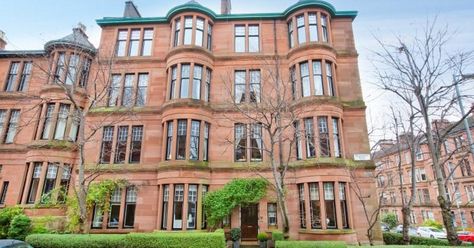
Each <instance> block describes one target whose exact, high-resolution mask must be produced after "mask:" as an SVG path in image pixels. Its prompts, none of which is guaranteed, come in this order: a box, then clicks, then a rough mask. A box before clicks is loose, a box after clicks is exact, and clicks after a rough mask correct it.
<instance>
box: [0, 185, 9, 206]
mask: <svg viewBox="0 0 474 248" xmlns="http://www.w3.org/2000/svg"><path fill="white" fill-rule="evenodd" d="M8 184H10V182H8V181H4V182H3V187H2V194H1V195H0V204H5V198H6V197H7V191H8Z"/></svg>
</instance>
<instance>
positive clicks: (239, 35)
mask: <svg viewBox="0 0 474 248" xmlns="http://www.w3.org/2000/svg"><path fill="white" fill-rule="evenodd" d="M234 35H235V41H234V43H235V52H245V26H243V25H238V26H235V34H234Z"/></svg>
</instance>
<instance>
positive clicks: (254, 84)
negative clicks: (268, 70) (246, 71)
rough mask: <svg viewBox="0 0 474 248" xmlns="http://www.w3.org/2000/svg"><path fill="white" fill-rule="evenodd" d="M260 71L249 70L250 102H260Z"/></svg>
mask: <svg viewBox="0 0 474 248" xmlns="http://www.w3.org/2000/svg"><path fill="white" fill-rule="evenodd" d="M260 94H261V93H260V71H259V70H251V71H250V95H249V99H250V102H260Z"/></svg>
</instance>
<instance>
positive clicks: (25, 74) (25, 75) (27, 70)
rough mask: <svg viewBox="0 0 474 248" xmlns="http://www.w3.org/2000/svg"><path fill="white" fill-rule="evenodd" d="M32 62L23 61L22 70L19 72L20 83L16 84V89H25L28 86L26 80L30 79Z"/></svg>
mask: <svg viewBox="0 0 474 248" xmlns="http://www.w3.org/2000/svg"><path fill="white" fill-rule="evenodd" d="M32 65H33V63H32V62H25V63H23V71H22V73H21V78H20V85H19V86H18V91H26V89H27V88H28V82H29V81H30V76H31V67H32Z"/></svg>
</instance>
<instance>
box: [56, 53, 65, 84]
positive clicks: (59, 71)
mask: <svg viewBox="0 0 474 248" xmlns="http://www.w3.org/2000/svg"><path fill="white" fill-rule="evenodd" d="M64 66H65V54H64V53H58V60H57V62H56V71H55V72H54V82H55V83H63V82H64V81H62V80H63V79H64V77H63V76H64Z"/></svg>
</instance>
